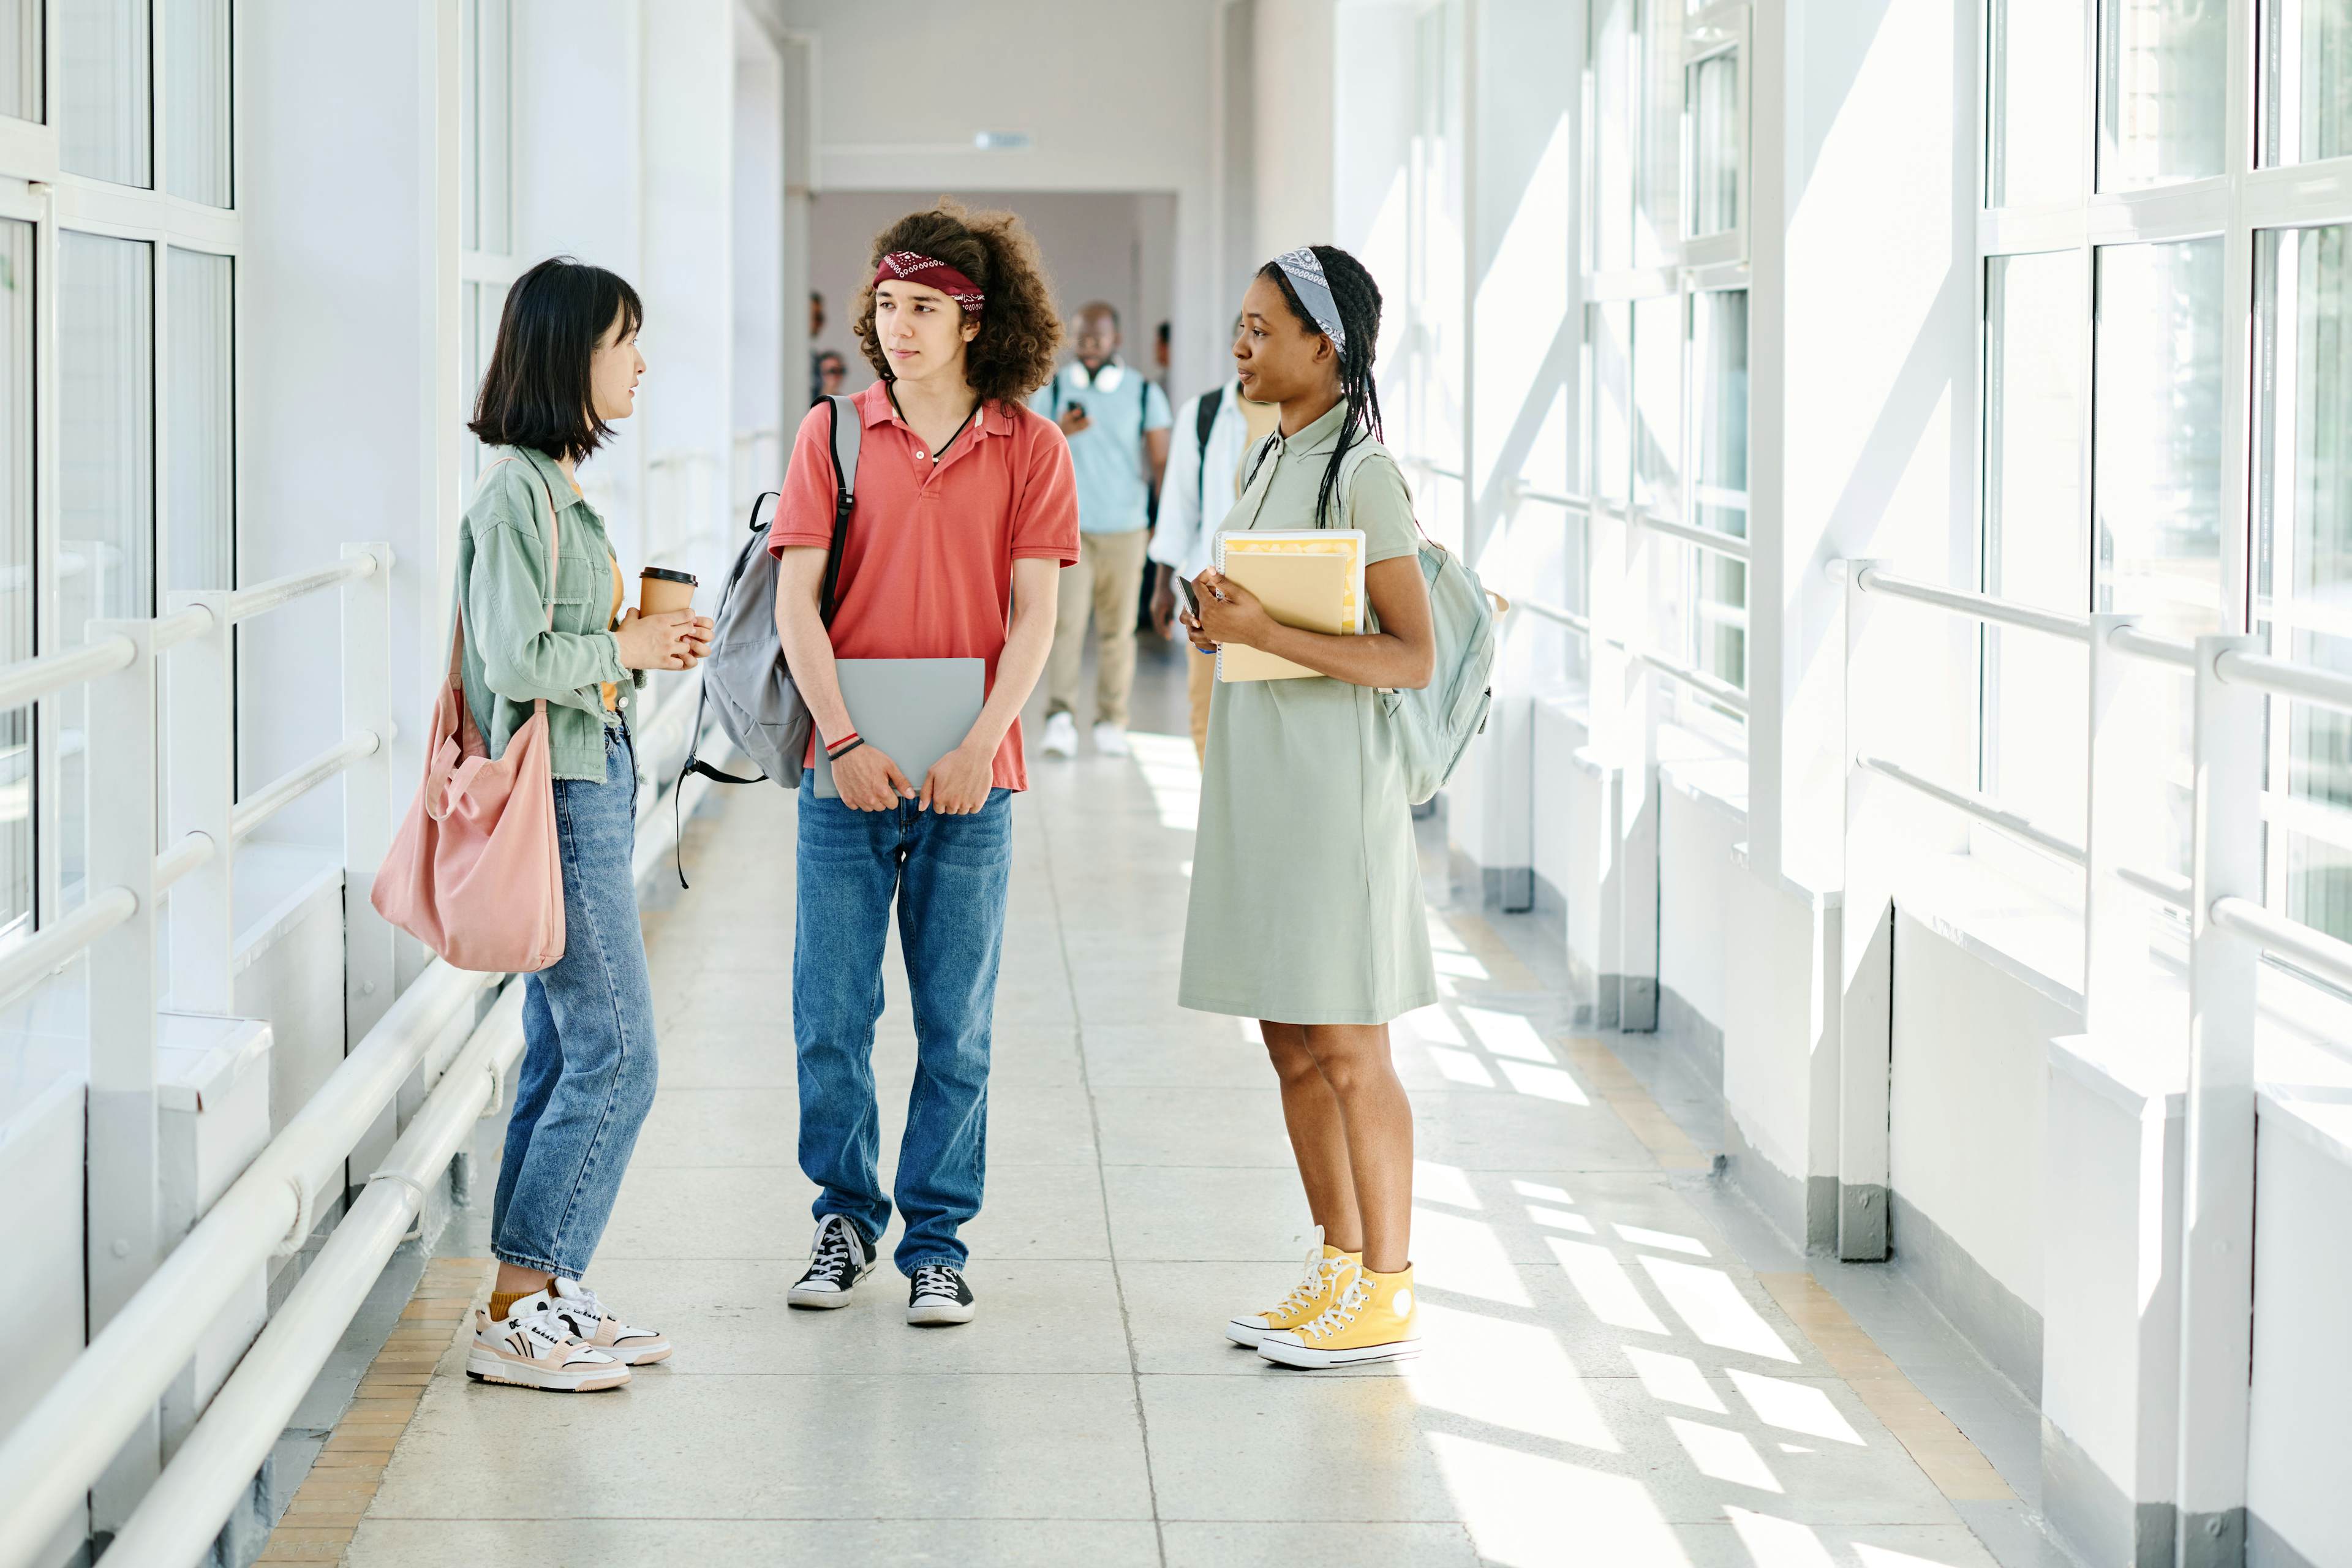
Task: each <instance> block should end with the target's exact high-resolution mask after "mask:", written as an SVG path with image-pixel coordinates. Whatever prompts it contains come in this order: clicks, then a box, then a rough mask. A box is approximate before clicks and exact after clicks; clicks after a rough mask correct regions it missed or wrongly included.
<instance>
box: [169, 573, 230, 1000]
mask: <svg viewBox="0 0 2352 1568" xmlns="http://www.w3.org/2000/svg"><path fill="white" fill-rule="evenodd" d="M171 605H172V608H173V610H174V611H178V610H184V609H188V608H191V607H195V606H201V607H202V608H204V609H206V610H209V611H211V612H212V617H213V619H212V625H211V626H207V627H206V628H205V631H204V633H203V635H202V636H200V637H195V638H194V639H193V640H191V641H190V642H189V643H188V644H187V645H186V646H184V647H181V648H180V649H178V650H177V651H176V652H175V653H173V655H172V656H171V658H170V660H169V662H168V663H167V664H166V665H165V666H164V667H163V669H162V670H161V671H160V672H159V674H160V685H161V686H162V688H163V689H164V690H166V691H168V692H169V694H170V699H171V700H170V701H169V702H167V703H166V704H165V705H164V710H163V733H164V752H163V754H164V756H165V758H166V759H167V760H168V763H169V766H168V767H167V769H166V771H165V780H164V783H165V794H164V803H163V824H164V833H163V842H164V843H166V844H177V843H178V842H180V840H181V839H182V838H184V837H186V836H187V835H189V834H191V833H202V834H205V835H206V836H207V837H210V838H211V839H212V841H213V853H212V854H211V855H209V856H207V857H206V858H205V862H204V864H203V865H201V866H198V867H197V868H195V869H194V870H193V871H191V872H189V873H188V874H187V875H186V876H185V877H184V878H182V879H180V882H179V884H178V885H177V886H176V887H174V888H173V889H172V897H171V901H170V903H169V904H168V905H167V906H166V908H165V910H164V911H163V919H164V922H165V929H166V930H167V931H170V932H171V938H172V972H171V982H172V984H171V992H172V1005H173V1007H175V1008H177V1009H178V1010H179V1011H181V1012H184V1013H212V1014H216V1015H218V1016H223V1017H226V1016H231V1015H233V1014H234V1013H235V1012H236V1003H235V995H236V919H235V913H234V911H235V888H236V877H235V872H234V865H235V861H236V856H235V855H233V854H232V853H230V841H229V824H230V820H231V818H232V817H233V816H235V814H236V626H234V625H232V624H231V623H230V620H229V595H228V593H227V592H226V591H213V592H206V593H198V594H174V595H172V597H171Z"/></svg>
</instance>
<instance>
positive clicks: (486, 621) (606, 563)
mask: <svg viewBox="0 0 2352 1568" xmlns="http://www.w3.org/2000/svg"><path fill="white" fill-rule="evenodd" d="M501 458H513V459H514V460H513V461H512V462H501V461H500V460H499V459H501ZM551 502H552V504H553V507H554V510H555V514H556V517H557V519H558V520H559V522H560V526H559V528H558V530H557V532H558V534H559V536H560V547H559V553H558V555H557V559H556V563H555V624H554V625H553V626H549V625H548V615H547V611H548V583H547V526H548V509H549V505H550V503H551ZM456 608H457V611H458V612H459V613H460V614H462V615H463V616H464V617H465V626H466V655H465V662H464V678H465V682H466V706H467V708H469V709H471V710H473V714H474V722H475V723H476V724H477V725H478V726H479V727H480V729H481V731H482V740H483V742H484V743H485V744H486V745H488V747H489V752H490V755H491V756H493V757H498V756H502V755H504V754H505V752H506V749H507V742H509V741H510V740H512V739H513V738H514V732H515V731H517V730H519V729H520V728H521V727H522V725H523V721H525V720H527V719H529V718H530V705H531V702H532V700H534V699H536V698H541V697H543V698H545V699H547V731H548V742H549V746H550V751H551V761H552V762H553V763H554V768H555V776H556V777H557V778H560V779H585V780H587V781H589V782H590V783H593V784H602V783H603V782H604V778H605V771H604V728H605V725H606V724H607V723H613V724H624V723H626V722H627V721H628V710H629V700H630V693H631V692H632V691H634V690H635V689H638V688H641V687H642V686H643V685H644V684H645V674H644V672H643V671H642V670H628V669H624V668H621V657H620V653H621V649H620V644H619V642H618V641H617V640H616V639H615V638H614V636H613V633H612V631H611V629H610V628H611V626H612V609H613V550H612V544H611V542H610V540H609V538H608V537H607V535H606V534H605V532H604V519H603V518H601V517H599V516H597V515H596V509H595V508H594V507H592V506H590V505H589V504H588V502H587V501H586V500H584V499H583V497H582V496H581V495H580V494H579V493H578V492H577V491H575V490H574V489H572V481H571V480H569V479H565V478H564V477H563V470H562V468H558V467H557V466H556V462H555V459H554V458H551V457H549V456H548V455H547V454H546V453H544V452H536V451H532V450H531V449H530V448H529V447H488V448H487V449H486V450H485V451H484V452H483V454H482V477H481V480H480V482H479V483H478V484H477V485H476V486H475V487H474V499H473V501H472V504H470V505H468V506H467V508H466V518H465V521H463V522H462V523H460V524H459V525H458V528H457V605H456ZM608 681H609V682H611V683H613V684H614V685H616V686H618V687H620V688H621V695H620V699H619V700H620V705H621V711H620V712H619V713H617V714H612V713H607V712H605V711H604V693H603V691H602V689H601V683H604V682H608Z"/></svg>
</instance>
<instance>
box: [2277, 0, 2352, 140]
mask: <svg viewBox="0 0 2352 1568" xmlns="http://www.w3.org/2000/svg"><path fill="white" fill-rule="evenodd" d="M2262 37H2263V125H2262V137H2263V163H2309V162H2310V161H2312V160H2313V159H2315V158H2340V157H2343V156H2345V155H2346V154H2347V153H2352V0H2270V4H2268V5H2264V6H2263V29H2262Z"/></svg>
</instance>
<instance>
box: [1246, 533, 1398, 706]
mask: <svg viewBox="0 0 2352 1568" xmlns="http://www.w3.org/2000/svg"><path fill="white" fill-rule="evenodd" d="M1217 570H1218V571H1220V572H1222V573H1223V574H1225V575H1226V576H1228V577H1230V578H1232V579H1233V580H1234V582H1236V583H1238V584H1241V585H1242V586H1243V587H1244V588H1247V589H1248V590H1249V591H1250V592H1251V593H1253V594H1255V595H1257V596H1258V598H1259V599H1260V600H1261V601H1263V602H1264V604H1265V608H1266V613H1267V614H1268V615H1270V616H1273V617H1274V618H1275V619H1276V620H1277V621H1280V622H1281V623H1282V624H1283V625H1284V626H1297V627H1298V628H1300V629H1301V630H1304V631H1310V632H1324V633H1327V634H1329V635H1331V636H1336V637H1353V636H1355V635H1356V634H1357V633H1359V632H1360V631H1362V630H1363V629H1364V531H1363V530H1361V529H1360V528H1302V529H1289V530H1285V529H1270V530H1267V531H1264V532H1237V533H1221V534H1219V535H1217ZM1314 673H1315V671H1313V670H1311V669H1309V668H1307V667H1306V666H1305V665H1302V664H1293V663H1292V662H1291V661H1290V660H1288V659H1286V658H1279V657H1277V656H1276V655H1274V654H1270V653H1267V652H1265V651H1264V650H1262V649H1259V648H1254V647H1240V646H1239V645H1237V644H1234V643H1228V644H1226V645H1225V646H1224V647H1222V648H1220V649H1218V650H1217V679H1219V680H1295V679H1297V678H1298V677H1300V676H1302V675H1313V674H1314Z"/></svg>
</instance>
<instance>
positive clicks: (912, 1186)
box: [793, 772, 1013, 1274]
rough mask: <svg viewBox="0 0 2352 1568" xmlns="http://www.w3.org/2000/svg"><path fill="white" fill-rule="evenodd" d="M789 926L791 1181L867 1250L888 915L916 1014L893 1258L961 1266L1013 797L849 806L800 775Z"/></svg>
mask: <svg viewBox="0 0 2352 1568" xmlns="http://www.w3.org/2000/svg"><path fill="white" fill-rule="evenodd" d="M799 866H800V873H799V879H798V881H799V900H798V901H799V919H798V921H797V925H798V931H797V934H796V936H795V940H794V942H793V1038H794V1041H795V1043H796V1044H797V1045H798V1047H799V1048H800V1089H801V1143H800V1155H801V1173H802V1174H803V1175H805V1176H807V1177H808V1179H809V1180H810V1181H812V1182H814V1183H815V1184H817V1187H818V1189H819V1190H818V1193H817V1198H816V1204H815V1211H816V1216H817V1217H818V1218H819V1219H823V1218H824V1216H825V1215H833V1214H837V1215H846V1216H848V1218H849V1221H850V1223H852V1224H853V1225H855V1226H857V1228H858V1229H859V1230H861V1231H863V1232H864V1233H865V1235H866V1240H868V1241H878V1240H880V1239H881V1237H882V1232H883V1229H884V1227H885V1226H887V1225H888V1224H889V1223H890V1199H889V1198H887V1197H885V1196H884V1195H883V1193H882V1182H881V1178H880V1176H879V1174H878V1173H877V1168H876V1162H877V1157H878V1155H879V1154H880V1152H881V1123H880V1118H879V1116H878V1114H877V1110H876V1108H875V1102H874V1023H875V1020H876V1019H877V1018H879V1017H881V1016H882V952H883V947H884V944H885V943H886V942H887V941H888V939H889V934H890V905H891V902H892V900H893V899H894V898H895V899H896V900H897V902H898V945H899V947H900V948H901V950H903V951H904V952H905V953H906V958H907V976H908V993H909V999H910V1000H911V1001H912V1002H913V1004H914V1012H915V1042H916V1043H915V1086H914V1089H913V1092H912V1093H910V1094H909V1095H908V1100H907V1131H906V1132H905V1134H904V1135H903V1136H902V1137H901V1138H900V1140H899V1142H898V1181H897V1183H896V1185H897V1189H898V1191H897V1197H898V1213H899V1215H900V1216H901V1217H902V1218H904V1219H905V1220H906V1222H907V1233H906V1235H905V1236H903V1237H900V1238H899V1242H898V1255H897V1258H896V1259H895V1261H896V1262H897V1263H898V1268H899V1270H900V1271H901V1272H903V1273H907V1274H912V1273H913V1272H914V1271H915V1270H916V1269H917V1268H920V1267H921V1266H922V1265H924V1264H926V1263H945V1264H948V1265H950V1267H952V1268H962V1267H963V1263H964V1245H963V1243H962V1242H961V1240H959V1239H958V1238H957V1235H956V1233H957V1231H958V1230H959V1229H961V1226H963V1224H964V1222H965V1221H967V1220H969V1219H971V1217H972V1216H973V1215H976V1214H978V1213H979V1212H980V1194H981V1184H982V1179H983V1177H984V1176H985V1174H986V1169H987V1156H988V1058H989V1044H990V1041H991V1039H992V1035H993V1030H994V1026H995V1020H996V971H997V961H998V959H999V958H1000V957H1001V956H1002V954H1003V951H1004V898H1005V892H1006V889H1007V888H1008V887H1009V886H1010V884H1011V881H1012V875H1013V792H1012V791H1011V790H1006V789H995V790H991V791H989V794H988V804H987V805H983V806H982V807H981V808H980V810H978V811H977V812H974V813H973V814H972V815H971V816H940V814H939V813H937V812H933V811H921V810H918V809H917V808H916V806H915V805H914V803H913V802H911V801H904V802H901V803H899V804H898V805H894V806H892V807H890V808H889V809H887V810H886V811H852V810H851V809H850V808H849V807H848V806H845V805H842V804H841V802H839V801H838V800H819V799H818V798H817V796H816V778H815V774H814V772H812V773H803V775H802V776H801V805H800V855H799Z"/></svg>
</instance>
